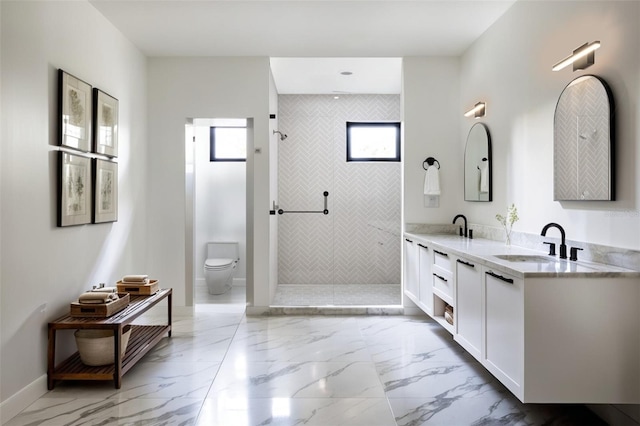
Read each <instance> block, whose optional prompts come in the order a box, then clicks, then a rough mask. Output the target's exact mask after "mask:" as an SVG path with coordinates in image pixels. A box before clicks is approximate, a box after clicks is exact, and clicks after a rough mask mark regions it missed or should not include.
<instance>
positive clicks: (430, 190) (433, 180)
mask: <svg viewBox="0 0 640 426" xmlns="http://www.w3.org/2000/svg"><path fill="white" fill-rule="evenodd" d="M424 195H440V170H438V168H437V167H436V166H430V167H428V168H427V171H426V173H425V174H424Z"/></svg>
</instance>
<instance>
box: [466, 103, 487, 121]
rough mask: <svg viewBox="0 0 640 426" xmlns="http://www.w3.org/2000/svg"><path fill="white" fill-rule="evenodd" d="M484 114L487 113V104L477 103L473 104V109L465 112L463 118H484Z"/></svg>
mask: <svg viewBox="0 0 640 426" xmlns="http://www.w3.org/2000/svg"><path fill="white" fill-rule="evenodd" d="M486 112H487V104H485V103H484V102H478V103H477V104H475V105H474V106H473V108H471V109H470V110H469V111H467V112H465V113H464V116H465V117H473V118H480V117H484V116H485V114H486Z"/></svg>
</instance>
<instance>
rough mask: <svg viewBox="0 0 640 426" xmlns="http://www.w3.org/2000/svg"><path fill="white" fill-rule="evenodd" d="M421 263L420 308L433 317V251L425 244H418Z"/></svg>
mask: <svg viewBox="0 0 640 426" xmlns="http://www.w3.org/2000/svg"><path fill="white" fill-rule="evenodd" d="M418 254H419V263H420V278H419V280H418V282H419V291H420V307H421V308H422V309H424V310H425V312H426V313H427V314H429V315H433V277H432V276H431V263H432V262H433V259H431V250H429V248H428V247H427V246H425V245H423V244H418Z"/></svg>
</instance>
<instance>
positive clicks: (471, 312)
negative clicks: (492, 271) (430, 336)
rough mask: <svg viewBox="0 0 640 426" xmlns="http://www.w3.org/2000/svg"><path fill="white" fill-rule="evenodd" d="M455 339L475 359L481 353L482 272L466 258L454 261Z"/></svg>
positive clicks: (478, 357)
mask: <svg viewBox="0 0 640 426" xmlns="http://www.w3.org/2000/svg"><path fill="white" fill-rule="evenodd" d="M456 274H457V276H456V292H457V294H456V316H457V319H456V321H455V322H454V323H455V324H456V334H455V340H456V341H457V342H458V343H460V345H461V346H462V347H463V348H465V349H466V350H467V351H468V352H469V353H470V354H471V355H473V356H474V357H475V358H476V359H477V360H481V356H482V355H481V354H482V351H481V349H482V274H481V271H480V266H479V265H476V264H474V263H473V262H470V261H468V260H466V259H457V261H456Z"/></svg>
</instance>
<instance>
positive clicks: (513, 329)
mask: <svg viewBox="0 0 640 426" xmlns="http://www.w3.org/2000/svg"><path fill="white" fill-rule="evenodd" d="M404 288H405V294H406V296H407V297H408V298H409V299H411V300H412V301H413V302H414V303H415V304H416V305H417V306H418V307H420V308H421V309H422V310H423V311H424V312H425V313H427V314H428V315H429V316H431V317H432V318H433V319H434V320H435V321H437V322H438V323H440V324H441V325H442V326H443V327H444V328H445V329H446V330H448V331H449V332H450V333H451V334H452V335H453V338H454V339H455V340H456V341H457V342H458V343H459V344H460V345H461V346H462V347H463V348H464V349H465V350H467V351H468V352H469V353H470V354H471V355H472V356H473V357H475V358H476V359H477V360H478V361H479V362H480V363H481V364H482V365H483V366H484V367H485V368H486V369H487V370H488V371H489V372H491V373H492V374H493V375H494V376H495V377H496V378H497V379H498V380H500V382H502V383H503V384H504V385H505V386H506V387H507V388H508V389H509V390H510V391H511V392H513V394H514V395H516V397H518V399H520V400H521V401H522V402H525V403H607V404H638V403H640V272H637V271H632V270H627V269H623V268H618V267H615V266H609V265H603V264H595V263H589V262H582V261H578V262H576V261H568V260H560V259H558V258H557V257H554V256H548V255H546V254H545V253H541V252H536V251H532V250H527V249H524V248H519V247H514V246H509V247H508V246H505V244H504V243H503V242H497V241H491V240H484V239H468V238H463V237H458V236H455V235H428V234H410V233H405V286H404ZM445 304H448V305H451V306H453V312H454V314H453V325H452V324H449V323H448V322H447V321H445V319H444V307H445Z"/></svg>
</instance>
